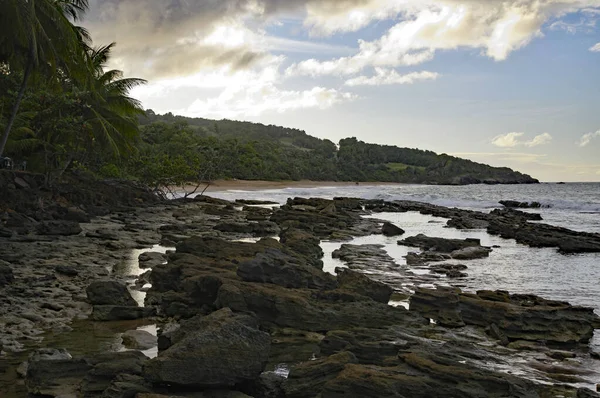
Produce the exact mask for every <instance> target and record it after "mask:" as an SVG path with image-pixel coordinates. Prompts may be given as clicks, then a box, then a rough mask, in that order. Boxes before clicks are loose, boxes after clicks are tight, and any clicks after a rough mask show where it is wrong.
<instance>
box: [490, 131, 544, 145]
mask: <svg viewBox="0 0 600 398" xmlns="http://www.w3.org/2000/svg"><path fill="white" fill-rule="evenodd" d="M524 135H525V133H508V134H502V135H497V136H496V137H494V138H493V139H492V145H495V146H497V147H500V148H514V147H517V146H521V145H524V146H526V147H529V148H533V147H536V146H539V145H544V144H548V143H549V142H550V141H552V136H551V135H550V134H548V133H543V134H540V135H536V136H535V137H533V139H531V140H529V141H522V140H520V139H519V138H521V137H522V136H524Z"/></svg>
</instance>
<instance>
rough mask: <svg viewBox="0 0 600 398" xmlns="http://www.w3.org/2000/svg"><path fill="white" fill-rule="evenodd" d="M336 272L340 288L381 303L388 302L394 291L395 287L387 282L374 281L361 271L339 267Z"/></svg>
mask: <svg viewBox="0 0 600 398" xmlns="http://www.w3.org/2000/svg"><path fill="white" fill-rule="evenodd" d="M335 272H336V274H337V280H338V284H339V287H340V289H344V290H350V291H352V292H354V293H358V294H360V295H363V296H367V297H370V298H372V299H373V300H375V301H378V302H380V303H385V304H387V303H388V302H389V301H390V296H391V295H392V293H393V292H394V289H392V288H391V287H390V286H388V285H386V284H385V283H382V282H377V281H374V280H372V279H370V278H369V277H368V276H366V275H363V274H361V273H359V272H356V271H352V270H350V269H344V268H339V267H338V268H336V269H335Z"/></svg>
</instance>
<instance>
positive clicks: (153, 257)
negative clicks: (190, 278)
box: [138, 252, 167, 269]
mask: <svg viewBox="0 0 600 398" xmlns="http://www.w3.org/2000/svg"><path fill="white" fill-rule="evenodd" d="M138 261H139V263H140V268H142V269H143V268H154V267H155V266H157V265H161V264H164V263H165V261H167V256H166V254H163V253H158V252H144V253H142V254H140V255H139V256H138Z"/></svg>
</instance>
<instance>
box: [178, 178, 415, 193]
mask: <svg viewBox="0 0 600 398" xmlns="http://www.w3.org/2000/svg"><path fill="white" fill-rule="evenodd" d="M382 185H398V186H400V185H406V184H400V183H394V182H360V183H358V184H357V183H356V182H351V181H311V180H302V181H254V180H252V181H251V180H216V181H213V182H212V183H211V184H210V186H209V187H208V189H207V190H206V192H205V193H210V192H223V191H231V190H239V191H262V190H266V189H285V188H320V187H352V186H362V187H371V186H372V187H377V186H382ZM194 188H195V186H193V185H189V186H186V188H185V190H186V191H190V190H193V189H194ZM202 189H204V186H201V187H200V188H199V192H202Z"/></svg>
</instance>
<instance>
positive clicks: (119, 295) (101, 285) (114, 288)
mask: <svg viewBox="0 0 600 398" xmlns="http://www.w3.org/2000/svg"><path fill="white" fill-rule="evenodd" d="M86 293H87V297H88V301H89V302H90V304H92V305H112V306H122V307H137V305H138V304H137V302H136V301H135V300H134V299H133V297H131V293H129V290H127V286H125V284H124V283H121V282H117V281H113V280H103V281H95V282H92V283H90V284H89V286H88V287H87V289H86Z"/></svg>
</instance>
